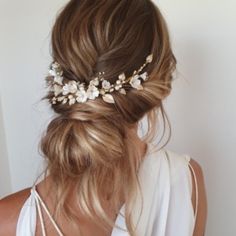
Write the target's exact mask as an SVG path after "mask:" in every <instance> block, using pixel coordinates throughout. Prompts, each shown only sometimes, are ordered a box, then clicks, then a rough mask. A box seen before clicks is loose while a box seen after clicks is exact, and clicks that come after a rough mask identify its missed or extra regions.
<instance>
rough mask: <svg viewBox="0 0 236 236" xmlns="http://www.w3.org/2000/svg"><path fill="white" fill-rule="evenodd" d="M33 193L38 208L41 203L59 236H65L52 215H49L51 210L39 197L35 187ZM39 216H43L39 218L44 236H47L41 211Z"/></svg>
mask: <svg viewBox="0 0 236 236" xmlns="http://www.w3.org/2000/svg"><path fill="white" fill-rule="evenodd" d="M33 191H34V195H35V199H36V202H37V206H38V203H40V204H41V205H42V207H43V209H44V210H45V212H46V213H47V215H48V217H49V219H50V221H51V222H52V224H53V226H54V227H55V229H56V231H57V233H58V235H59V236H64V235H63V233H62V232H61V230H60V229H59V227H58V226H57V224H56V222H55V221H54V219H53V218H52V216H51V214H50V213H49V210H48V208H47V206H46V205H45V203H44V202H43V200H42V199H41V197H40V196H39V194H38V192H37V191H36V189H35V186H33ZM39 209H40V207H39ZM39 214H40V215H41V216H40V215H39V216H40V221H41V225H42V231H43V236H46V234H45V226H44V224H43V219H42V213H41V209H40V210H39Z"/></svg>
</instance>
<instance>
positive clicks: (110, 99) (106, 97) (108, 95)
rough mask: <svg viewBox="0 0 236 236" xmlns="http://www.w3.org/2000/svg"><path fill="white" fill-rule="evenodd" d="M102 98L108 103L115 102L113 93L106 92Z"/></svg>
mask: <svg viewBox="0 0 236 236" xmlns="http://www.w3.org/2000/svg"><path fill="white" fill-rule="evenodd" d="M102 99H103V100H104V101H105V102H108V103H115V100H114V98H113V96H112V95H111V94H105V95H103V96H102Z"/></svg>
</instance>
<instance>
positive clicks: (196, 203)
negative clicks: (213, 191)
mask: <svg viewBox="0 0 236 236" xmlns="http://www.w3.org/2000/svg"><path fill="white" fill-rule="evenodd" d="M188 165H189V167H190V169H191V171H192V173H193V177H194V183H195V189H196V191H195V192H196V202H195V212H194V220H195V222H196V219H197V213H198V183H197V177H196V174H195V171H194V169H193V167H192V165H191V164H190V162H188Z"/></svg>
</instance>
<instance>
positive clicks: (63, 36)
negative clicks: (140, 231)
mask: <svg viewBox="0 0 236 236" xmlns="http://www.w3.org/2000/svg"><path fill="white" fill-rule="evenodd" d="M51 49H52V51H51V53H52V58H53V60H54V61H57V62H58V63H59V64H60V65H61V68H62V70H63V72H64V77H65V78H66V79H68V80H76V81H80V82H85V83H89V81H90V80H91V79H92V78H93V76H94V75H95V74H96V73H98V72H100V71H104V72H105V76H104V77H105V79H106V80H108V81H110V82H111V83H114V81H115V80H116V78H117V77H118V75H119V74H121V73H123V72H125V74H126V75H131V74H132V72H133V71H134V70H135V69H137V68H139V67H140V66H141V65H142V64H143V62H144V61H145V58H146V56H147V55H149V54H150V53H153V62H152V63H151V64H149V65H148V66H147V67H146V68H145V71H147V72H148V74H149V79H148V80H147V81H145V82H144V83H143V87H144V89H143V90H135V89H131V90H130V91H128V92H127V94H126V96H124V95H122V94H120V93H118V92H117V91H115V92H113V97H114V100H115V104H109V103H106V102H104V101H103V100H102V99H101V98H100V97H98V98H96V99H95V100H89V101H87V102H86V103H76V104H74V105H72V106H69V105H68V104H51V103H50V106H51V108H52V109H53V111H54V112H55V117H53V119H52V120H51V121H50V123H49V124H48V127H47V129H46V130H45V132H44V133H43V135H42V138H41V140H40V145H39V147H40V150H41V152H42V155H43V157H44V158H45V160H46V163H47V166H46V169H45V175H46V173H48V174H50V176H51V178H52V180H53V183H54V184H55V186H56V199H55V202H56V203H57V204H56V206H55V217H57V216H59V214H60V215H61V214H63V215H64V216H65V217H66V219H68V220H70V221H71V222H73V223H74V226H75V227H76V222H78V216H77V215H76V212H75V211H74V209H73V208H72V207H71V206H69V204H67V200H68V198H69V197H70V191H71V189H73V190H74V191H75V193H76V204H77V205H78V207H79V208H80V210H81V212H83V213H84V214H85V215H86V216H87V217H88V218H89V219H91V220H93V221H94V222H97V223H98V224H100V225H102V226H103V227H104V228H108V227H110V226H111V227H116V226H115V222H113V221H112V220H111V219H110V217H109V215H108V214H107V212H106V211H105V209H104V207H103V203H104V201H105V200H107V199H108V200H109V202H110V206H111V208H112V209H117V207H118V206H119V203H120V200H121V197H120V196H121V193H122V196H124V200H125V205H126V207H125V220H126V225H127V229H128V232H129V234H130V235H131V236H135V235H137V232H136V231H135V226H134V222H132V217H131V215H132V214H131V213H132V208H133V202H134V199H135V197H136V195H137V191H140V184H139V180H138V168H139V166H140V163H141V161H142V156H141V153H139V152H138V151H137V149H136V148H135V143H134V142H133V139H132V137H131V136H130V133H129V132H128V130H129V129H130V128H132V127H134V126H136V125H137V124H139V121H140V120H141V119H142V118H143V117H144V116H145V115H146V117H147V121H148V130H147V133H146V135H144V138H143V140H144V141H146V142H151V140H153V138H154V137H155V135H156V124H157V121H158V114H159V111H160V112H161V115H162V118H163V119H164V124H166V120H167V121H168V118H167V116H166V113H165V110H164V108H163V103H162V100H163V99H164V98H165V97H166V96H167V95H169V93H170V91H171V82H172V73H173V71H174V70H175V67H176V59H175V57H174V55H173V53H172V50H171V45H170V40H169V34H168V29H167V26H166V22H165V20H164V19H163V16H162V14H161V12H160V11H159V9H158V7H157V6H156V5H155V4H154V3H153V2H152V1H151V0H112V1H111V0H83V1H81V0H71V1H69V2H68V3H67V4H66V5H65V6H64V7H63V8H62V9H61V10H60V12H59V13H58V15H57V17H56V20H55V23H54V25H53V27H52V34H51ZM52 96H53V94H51V93H50V92H48V93H47V94H46V96H45V97H43V98H42V99H51V98H52ZM168 123H169V121H168ZM164 127H165V125H164ZM164 130H165V128H164ZM167 142H168V141H167ZM124 183H125V184H124ZM78 228H79V227H78ZM78 230H79V229H78Z"/></svg>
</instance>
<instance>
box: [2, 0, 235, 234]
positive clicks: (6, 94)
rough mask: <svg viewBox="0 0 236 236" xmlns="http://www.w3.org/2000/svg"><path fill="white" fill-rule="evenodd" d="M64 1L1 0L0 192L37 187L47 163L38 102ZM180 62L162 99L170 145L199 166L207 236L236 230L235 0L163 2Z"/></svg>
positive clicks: (46, 117)
mask: <svg viewBox="0 0 236 236" xmlns="http://www.w3.org/2000/svg"><path fill="white" fill-rule="evenodd" d="M66 2H67V1H65V0H51V1H46V0H41V1H35V0H21V1H14V2H12V1H7V0H0V36H1V37H0V198H1V197H4V196H6V195H8V194H10V193H13V192H15V191H19V190H21V189H22V188H25V187H29V186H31V185H32V183H33V181H34V180H35V178H36V177H37V176H38V175H39V174H40V172H41V170H42V167H43V162H42V158H41V156H40V155H39V153H38V142H39V140H40V137H41V135H42V132H43V131H44V130H45V128H46V126H47V123H48V122H49V121H50V117H51V115H52V114H51V112H50V110H49V109H48V107H47V106H46V105H45V104H44V103H43V102H40V99H41V97H42V96H43V95H44V94H45V89H44V77H45V75H46V74H47V70H48V66H49V63H50V62H51V58H50V54H49V40H50V30H51V26H52V24H53V21H54V19H55V16H56V13H57V11H58V10H59V8H60V7H62V6H63V5H64V4H65V3H66ZM155 3H156V4H157V5H158V6H159V8H160V9H161V11H162V13H163V15H164V16H165V18H166V21H167V23H168V25H169V30H170V35H171V40H172V45H173V49H174V52H175V55H176V57H177V60H178V70H177V73H176V76H175V77H176V78H177V79H176V80H175V81H174V83H173V90H172V94H171V95H170V96H169V97H168V98H167V99H166V101H165V103H164V105H165V108H166V111H167V114H168V117H169V119H170V122H171V126H172V137H171V140H170V142H169V143H168V145H167V147H166V148H169V149H172V150H174V151H175V152H178V153H183V154H184V153H186V154H189V155H190V156H191V157H193V158H194V159H196V160H197V161H198V162H199V163H200V164H201V166H202V169H203V171H204V174H205V181H206V186H207V195H208V207H209V209H208V221H207V232H206V235H207V236H232V235H236V224H235V218H236V203H235V199H236V186H235V185H236V171H235V167H236V124H235V123H236V105H235V103H236V69H235V64H236V43H235V42H236V2H235V1H233V0H224V1H213V0H204V1H203V0H188V1H187V0H178V1H170V0H165V1H164V0H160V1H155Z"/></svg>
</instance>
